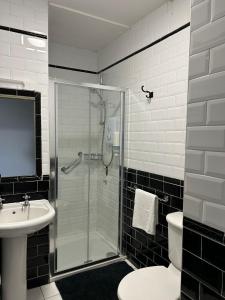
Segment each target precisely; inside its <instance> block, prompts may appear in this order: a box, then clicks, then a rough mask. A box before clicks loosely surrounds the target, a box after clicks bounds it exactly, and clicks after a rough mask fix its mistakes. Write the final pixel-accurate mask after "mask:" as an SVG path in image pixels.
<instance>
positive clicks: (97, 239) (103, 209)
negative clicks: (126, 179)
mask: <svg viewBox="0 0 225 300" xmlns="http://www.w3.org/2000/svg"><path fill="white" fill-rule="evenodd" d="M90 124H91V126H90V142H91V143H90V152H91V158H92V157H95V158H96V159H93V158H92V159H91V160H90V164H89V167H90V194H89V196H90V214H89V260H90V261H97V260H102V259H107V258H111V257H113V256H116V255H118V251H119V247H118V242H119V209H120V207H119V206H120V202H119V178H120V177H119V172H120V131H121V98H120V92H116V91H108V90H100V89H91V90H90Z"/></svg>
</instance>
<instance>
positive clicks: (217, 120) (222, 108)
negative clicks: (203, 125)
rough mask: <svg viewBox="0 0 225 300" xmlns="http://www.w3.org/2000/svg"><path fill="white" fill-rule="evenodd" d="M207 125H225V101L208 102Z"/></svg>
mask: <svg viewBox="0 0 225 300" xmlns="http://www.w3.org/2000/svg"><path fill="white" fill-rule="evenodd" d="M207 124H208V125H224V124H225V99H220V100H212V101H208V102H207Z"/></svg>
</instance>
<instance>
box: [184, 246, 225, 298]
mask: <svg viewBox="0 0 225 300" xmlns="http://www.w3.org/2000/svg"><path fill="white" fill-rule="evenodd" d="M183 270H184V271H185V272H186V273H188V274H190V275H191V276H192V277H194V278H195V279H196V280H199V281H200V282H202V283H204V284H206V285H207V286H209V287H211V289H213V290H215V291H217V292H218V293H220V292H221V289H222V271H220V270H219V269H217V268H216V267H214V266H212V265H210V264H208V263H207V262H205V261H203V260H202V259H200V258H198V257H196V256H194V255H192V254H191V253H189V252H187V251H186V250H184V251H183Z"/></svg>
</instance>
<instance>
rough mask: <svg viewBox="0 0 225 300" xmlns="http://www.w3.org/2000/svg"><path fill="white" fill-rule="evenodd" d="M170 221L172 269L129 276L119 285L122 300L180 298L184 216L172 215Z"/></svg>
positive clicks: (133, 273)
mask: <svg viewBox="0 0 225 300" xmlns="http://www.w3.org/2000/svg"><path fill="white" fill-rule="evenodd" d="M166 220H167V222H168V234H169V237H168V238H169V259H170V261H171V263H170V265H169V267H168V268H166V267H164V266H156V267H147V268H142V269H139V270H135V271H133V272H131V273H129V274H128V275H126V276H125V277H124V278H123V279H122V280H121V282H120V284H119V287H118V291H117V294H118V298H119V300H178V299H180V287H181V267H182V229H183V213H182V212H175V213H171V214H168V215H167V216H166Z"/></svg>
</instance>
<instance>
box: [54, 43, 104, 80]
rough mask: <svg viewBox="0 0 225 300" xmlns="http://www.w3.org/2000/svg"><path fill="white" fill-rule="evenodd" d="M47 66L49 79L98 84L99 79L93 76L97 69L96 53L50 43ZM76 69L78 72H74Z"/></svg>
mask: <svg viewBox="0 0 225 300" xmlns="http://www.w3.org/2000/svg"><path fill="white" fill-rule="evenodd" d="M49 65H50V68H49V76H50V78H57V79H60V80H65V81H73V82H77V83H79V82H91V83H98V82H99V81H98V80H99V79H98V78H99V77H98V75H97V74H95V73H96V71H97V68H98V67H97V53H96V52H93V51H90V50H87V49H79V48H75V47H70V46H67V45H63V44H59V43H54V42H51V43H50V44H49ZM59 67H60V68H59ZM61 67H62V68H61ZM68 68H69V69H70V70H69V69H68ZM77 69H78V70H80V71H76V70H77Z"/></svg>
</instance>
